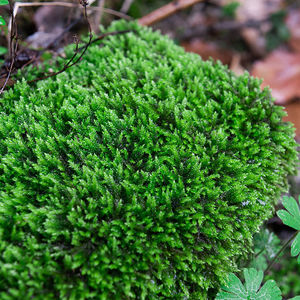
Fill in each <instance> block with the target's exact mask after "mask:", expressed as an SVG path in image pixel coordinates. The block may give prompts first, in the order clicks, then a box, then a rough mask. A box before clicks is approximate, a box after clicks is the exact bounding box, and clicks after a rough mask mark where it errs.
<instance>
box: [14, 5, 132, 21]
mask: <svg viewBox="0 0 300 300" xmlns="http://www.w3.org/2000/svg"><path fill="white" fill-rule="evenodd" d="M26 6H29V7H31V6H64V7H78V4H75V3H69V2H27V3H23V2H16V3H15V6H14V17H15V16H16V15H17V13H18V9H19V8H20V7H26ZM87 10H91V11H99V10H100V11H102V12H104V13H107V14H111V15H114V16H116V17H119V18H122V19H126V20H132V18H131V17H129V16H127V15H126V14H123V13H121V12H118V11H115V10H113V9H109V8H104V7H103V8H101V7H92V6H88V7H87Z"/></svg>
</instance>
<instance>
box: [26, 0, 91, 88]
mask: <svg viewBox="0 0 300 300" xmlns="http://www.w3.org/2000/svg"><path fill="white" fill-rule="evenodd" d="M82 5H83V8H84V17H85V20H86V21H87V24H88V28H89V41H88V42H87V44H86V45H85V46H84V48H83V51H82V52H81V54H80V55H79V56H78V57H77V58H76V56H77V54H78V52H79V48H78V41H76V49H75V51H74V54H73V56H72V57H71V58H70V59H69V60H68V62H67V63H65V64H64V66H63V68H62V69H60V70H59V71H57V72H53V73H49V74H48V75H46V76H43V77H39V78H36V79H33V80H30V81H28V83H33V82H36V81H40V80H44V79H47V78H50V77H54V76H56V75H58V74H61V73H63V72H64V71H66V70H67V69H69V68H71V67H72V66H74V65H75V64H77V63H78V62H79V61H80V60H81V58H82V57H83V55H84V54H85V52H86V50H87V49H88V47H89V46H90V44H91V43H92V39H93V34H92V29H91V24H90V22H89V20H88V17H87V7H86V4H85V2H83V4H82Z"/></svg>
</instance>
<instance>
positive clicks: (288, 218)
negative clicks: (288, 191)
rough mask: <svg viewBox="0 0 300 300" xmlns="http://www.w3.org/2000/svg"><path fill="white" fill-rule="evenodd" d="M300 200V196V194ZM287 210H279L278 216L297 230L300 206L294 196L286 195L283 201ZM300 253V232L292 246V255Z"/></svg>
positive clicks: (299, 219) (299, 222) (299, 220)
mask: <svg viewBox="0 0 300 300" xmlns="http://www.w3.org/2000/svg"><path fill="white" fill-rule="evenodd" d="M299 201H300V196H299ZM282 204H283V206H284V207H285V208H286V209H287V211H286V210H279V211H278V212H277V215H278V217H279V218H280V219H281V220H282V222H283V223H284V224H285V225H288V226H290V227H292V228H294V229H296V230H297V231H298V230H300V208H299V205H298V203H297V201H296V200H295V199H294V198H293V197H284V198H283V201H282ZM299 253H300V232H299V233H298V234H297V235H296V237H295V239H294V241H293V243H292V246H291V255H292V256H297V255H298V254H299ZM297 261H298V263H299V264H300V256H298V260H297Z"/></svg>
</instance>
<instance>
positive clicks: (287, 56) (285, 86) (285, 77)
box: [252, 50, 300, 104]
mask: <svg viewBox="0 0 300 300" xmlns="http://www.w3.org/2000/svg"><path fill="white" fill-rule="evenodd" d="M252 75H253V76H256V77H260V78H263V79H264V81H263V84H262V87H265V86H270V87H271V89H272V95H273V97H274V98H275V99H276V103H280V104H281V103H287V102H288V101H290V100H292V99H293V98H296V97H300V53H291V52H287V51H284V50H275V51H273V52H272V53H271V54H270V55H268V56H267V57H266V58H265V59H264V60H262V61H259V62H256V63H255V64H254V66H253V69H252Z"/></svg>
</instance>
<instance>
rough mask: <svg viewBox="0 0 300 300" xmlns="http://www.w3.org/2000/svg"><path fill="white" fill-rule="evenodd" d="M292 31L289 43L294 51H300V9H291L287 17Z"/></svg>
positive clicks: (287, 23)
mask: <svg viewBox="0 0 300 300" xmlns="http://www.w3.org/2000/svg"><path fill="white" fill-rule="evenodd" d="M286 25H287V27H288V28H289V31H290V35H291V36H290V39H289V45H290V46H291V47H292V49H293V50H294V51H297V52H300V10H291V11H290V12H289V14H288V16H287V19H286Z"/></svg>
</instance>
